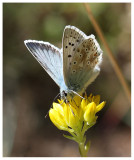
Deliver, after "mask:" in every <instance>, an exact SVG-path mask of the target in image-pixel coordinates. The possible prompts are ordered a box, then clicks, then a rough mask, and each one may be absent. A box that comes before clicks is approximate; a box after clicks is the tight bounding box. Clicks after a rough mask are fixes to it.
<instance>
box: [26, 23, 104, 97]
mask: <svg viewBox="0 0 134 160" xmlns="http://www.w3.org/2000/svg"><path fill="white" fill-rule="evenodd" d="M24 43H25V45H26V47H27V48H28V50H29V51H30V52H31V54H32V55H33V56H34V57H35V59H36V60H37V61H38V62H39V63H40V64H41V66H42V67H43V68H44V69H45V71H46V72H47V73H48V74H49V75H50V77H51V78H52V79H53V80H54V81H55V82H56V83H57V85H58V86H59V87H60V94H61V98H62V99H64V100H65V99H66V100H69V99H70V98H73V96H74V95H75V94H77V95H82V94H83V92H84V91H85V90H86V88H87V87H88V85H89V84H91V82H93V81H94V80H95V78H96V77H97V76H98V74H99V72H100V68H99V65H100V63H101V61H102V53H103V52H102V50H101V49H100V46H99V44H98V42H97V41H96V39H95V36H94V35H90V36H86V35H85V34H84V33H83V32H82V31H80V30H79V29H78V28H76V27H74V26H70V25H69V26H66V27H65V29H64V32H63V39H62V48H61V49H59V48H57V47H55V46H54V45H52V44H50V43H48V42H43V41H36V40H25V41H24Z"/></svg>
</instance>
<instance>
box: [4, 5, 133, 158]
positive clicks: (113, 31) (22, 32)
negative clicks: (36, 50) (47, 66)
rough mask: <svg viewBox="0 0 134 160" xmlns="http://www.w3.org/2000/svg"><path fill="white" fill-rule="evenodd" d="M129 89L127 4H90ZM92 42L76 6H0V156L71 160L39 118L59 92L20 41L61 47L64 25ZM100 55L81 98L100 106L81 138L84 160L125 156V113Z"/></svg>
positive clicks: (72, 149)
mask: <svg viewBox="0 0 134 160" xmlns="http://www.w3.org/2000/svg"><path fill="white" fill-rule="evenodd" d="M91 8H92V11H93V14H94V16H95V17H96V19H97V21H98V23H99V24H100V26H101V28H102V30H103V32H104V35H105V37H106V39H107V41H108V44H109V45H110V48H111V49H112V51H113V53H114V56H115V58H116V60H117V62H118V64H119V66H120V68H121V70H122V72H123V74H124V76H125V79H126V81H127V83H128V84H129V86H130V88H131V4H130V3H95V4H91ZM69 24H70V25H74V26H76V27H78V28H79V29H81V30H82V31H83V32H85V33H86V34H87V35H90V34H94V35H95V36H96V38H97V40H98V41H99V37H97V35H96V33H95V31H94V28H93V27H92V24H91V23H90V21H89V19H88V17H87V13H86V11H85V9H84V7H83V5H82V4H80V3H79V4H77V3H75V4H74V3H72V4H69V3H68V4H67V3H63V4H61V3H57V4H54V3H52V4H49V3H48V4H46V3H42V4H41V3H39V4H38V3H35V4H34V3H4V4H3V83H4V84H3V156H5V157H75V156H80V155H79V152H78V146H77V144H76V143H75V142H73V141H71V140H68V139H65V138H64V137H63V136H62V135H63V133H64V132H63V131H59V130H58V129H57V128H56V127H55V126H54V125H53V124H52V123H51V121H50V120H49V117H47V118H46V119H45V118H44V117H45V115H46V114H47V112H48V110H49V108H50V106H51V104H52V102H53V99H54V97H55V96H56V95H57V94H58V93H59V88H58V86H56V84H55V83H54V81H53V80H52V79H51V78H50V77H49V76H48V75H47V73H46V72H45V71H44V70H43V69H42V68H41V66H40V65H39V64H38V62H36V60H35V59H34V58H33V57H32V55H31V54H30V53H29V52H28V50H27V49H26V47H25V46H24V43H23V41H24V40H25V39H36V40H43V41H48V42H50V43H52V44H54V45H56V46H57V47H59V48H60V47H61V40H62V34H63V30H64V27H65V25H69ZM99 43H100V45H101V48H102V49H103V51H104V55H103V63H102V65H101V73H100V75H99V76H98V78H97V79H96V80H95V81H94V82H93V83H92V84H91V85H90V86H89V87H88V89H87V93H88V94H90V93H93V94H94V95H97V94H100V95H101V101H104V100H105V101H106V102H107V103H106V106H105V108H104V109H103V111H101V112H100V113H99V114H98V115H99V119H98V122H97V124H96V125H95V126H94V127H92V128H91V129H90V130H89V131H88V132H87V133H86V135H87V139H88V140H91V149H90V152H89V156H90V157H115V156H116V157H129V156H131V109H130V104H129V102H128V100H127V97H126V96H125V94H124V92H123V90H122V87H121V85H120V82H119V81H118V79H117V77H116V75H115V72H114V70H113V68H112V67H111V64H110V62H109V60H108V58H107V53H105V50H104V47H103V44H102V43H101V42H100V41H99ZM124 113H125V114H124Z"/></svg>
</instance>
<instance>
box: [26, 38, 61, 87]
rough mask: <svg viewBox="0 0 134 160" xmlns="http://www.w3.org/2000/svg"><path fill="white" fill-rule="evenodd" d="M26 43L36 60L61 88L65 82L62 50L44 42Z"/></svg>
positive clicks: (33, 41)
mask: <svg viewBox="0 0 134 160" xmlns="http://www.w3.org/2000/svg"><path fill="white" fill-rule="evenodd" d="M24 43H25V45H26V47H27V48H28V50H29V51H30V52H31V54H32V55H33V56H34V57H35V59H36V60H37V61H38V62H39V63H40V64H41V66H42V67H43V68H44V69H45V70H46V72H47V73H48V74H49V75H50V76H51V78H52V79H53V80H54V81H55V82H56V83H57V85H59V86H60V84H61V82H62V81H63V69H62V68H63V63H62V54H61V51H60V49H59V48H57V47H55V46H53V45H52V44H50V43H48V42H43V41H36V40H25V41H24Z"/></svg>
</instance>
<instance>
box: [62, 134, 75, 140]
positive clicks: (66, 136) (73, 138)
mask: <svg viewBox="0 0 134 160" xmlns="http://www.w3.org/2000/svg"><path fill="white" fill-rule="evenodd" d="M63 136H64V137H65V138H68V139H71V140H73V141H76V139H75V137H72V136H68V135H64V134H63Z"/></svg>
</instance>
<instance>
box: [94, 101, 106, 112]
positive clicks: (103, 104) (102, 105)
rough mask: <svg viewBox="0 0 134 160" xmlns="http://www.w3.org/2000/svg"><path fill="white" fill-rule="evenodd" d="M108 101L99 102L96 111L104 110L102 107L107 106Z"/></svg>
mask: <svg viewBox="0 0 134 160" xmlns="http://www.w3.org/2000/svg"><path fill="white" fill-rule="evenodd" d="M105 104H106V102H102V103H101V104H99V105H98V106H97V107H96V113H97V112H99V111H100V110H102V108H103V107H104V106H105Z"/></svg>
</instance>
